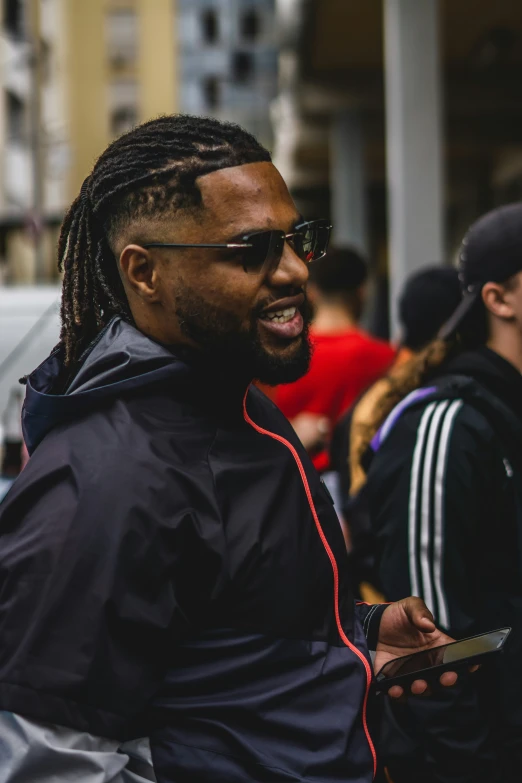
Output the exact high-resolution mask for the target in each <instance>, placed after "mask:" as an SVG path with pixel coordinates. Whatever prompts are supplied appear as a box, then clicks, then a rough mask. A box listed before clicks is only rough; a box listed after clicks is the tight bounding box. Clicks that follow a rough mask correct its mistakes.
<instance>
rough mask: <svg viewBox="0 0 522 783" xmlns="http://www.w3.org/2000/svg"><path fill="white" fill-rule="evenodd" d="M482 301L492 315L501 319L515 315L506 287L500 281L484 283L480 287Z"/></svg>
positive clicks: (507, 318)
mask: <svg viewBox="0 0 522 783" xmlns="http://www.w3.org/2000/svg"><path fill="white" fill-rule="evenodd" d="M482 301H483V302H484V305H485V306H486V309H487V310H489V312H490V313H491V314H492V315H495V316H496V317H497V318H502V319H503V320H509V319H511V318H514V317H515V311H514V310H513V307H512V306H511V304H510V301H509V295H508V291H507V290H506V288H505V287H504V286H503V285H502V284H501V283H486V284H485V286H484V287H483V288H482Z"/></svg>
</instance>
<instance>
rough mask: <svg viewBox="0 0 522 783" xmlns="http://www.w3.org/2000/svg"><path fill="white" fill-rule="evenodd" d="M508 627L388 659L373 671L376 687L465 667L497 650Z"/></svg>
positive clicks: (403, 685)
mask: <svg viewBox="0 0 522 783" xmlns="http://www.w3.org/2000/svg"><path fill="white" fill-rule="evenodd" d="M510 631H511V628H500V629H498V630H496V631H489V632H487V633H483V634H479V635H477V636H470V637H468V638H467V639H461V640H460V641H457V642H451V643H450V644H443V645H440V646H437V647H432V648H431V649H429V650H422V651H421V652H416V653H412V654H410V655H404V656H402V657H399V658H395V659H394V660H392V661H388V663H386V664H385V665H384V666H383V667H382V668H381V669H380V670H379V671H378V672H377V674H376V677H375V680H376V685H377V690H378V691H388V690H389V689H390V688H392V687H393V686H396V685H398V686H400V687H401V688H404V689H406V688H407V687H408V686H409V685H410V684H411V683H413V682H414V681H415V680H431V681H433V680H434V679H437V680H438V679H439V677H440V675H441V674H443V673H444V672H447V671H458V670H459V669H463V668H467V667H469V666H471V665H472V664H474V663H476V662H478V661H482V660H483V659H485V657H486V656H489V655H491V654H492V653H495V652H500V651H501V650H502V648H503V646H504V644H505V641H506V639H507V637H508V635H509V633H510Z"/></svg>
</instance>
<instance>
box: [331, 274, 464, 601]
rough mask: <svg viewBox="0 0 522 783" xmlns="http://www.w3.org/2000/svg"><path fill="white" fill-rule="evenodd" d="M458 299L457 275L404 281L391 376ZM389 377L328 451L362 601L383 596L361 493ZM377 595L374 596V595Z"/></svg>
mask: <svg viewBox="0 0 522 783" xmlns="http://www.w3.org/2000/svg"><path fill="white" fill-rule="evenodd" d="M460 300H461V291H460V285H459V279H458V273H457V270H456V269H454V268H452V267H442V266H434V267H426V268H425V269H422V270H420V271H419V272H415V273H414V274H413V275H411V277H410V278H409V279H408V280H407V282H406V284H405V286H404V290H403V292H402V294H401V297H400V300H399V322H400V328H401V337H400V346H399V350H398V353H397V357H396V359H395V361H394V364H393V367H392V369H391V370H390V373H391V374H392V375H393V373H394V371H397V370H398V368H400V367H402V365H404V364H405V363H406V362H408V361H410V360H411V359H412V358H413V357H414V356H416V355H418V354H419V353H420V352H421V351H422V350H424V348H426V345H427V344H428V343H429V342H430V341H431V340H433V339H434V338H435V337H436V335H437V333H438V332H439V329H440V328H441V326H442V325H443V323H444V322H445V321H446V320H447V319H448V318H449V317H450V315H451V314H452V313H453V312H454V310H455V309H456V307H457V306H458V304H459V302H460ZM390 383H391V381H390V378H389V377H384V378H382V379H380V380H378V381H377V382H376V383H375V384H374V385H373V386H372V387H371V388H370V389H369V390H368V391H366V393H365V394H364V395H363V396H362V397H361V398H360V400H359V401H358V402H357V403H356V405H355V406H354V407H353V408H352V409H350V410H349V411H348V413H346V414H345V415H344V416H343V417H342V419H341V420H340V422H339V423H338V425H337V426H336V428H335V431H334V435H333V438H332V443H331V447H330V457H331V466H332V470H334V471H335V472H336V474H337V494H338V496H339V498H340V514H341V518H342V521H343V524H344V525H345V528H346V531H345V532H346V537H347V541H348V542H349V547H350V563H351V569H350V572H351V574H352V578H353V580H354V584H353V588H354V590H355V591H356V594H358V595H361V597H362V598H363V599H364V600H369V599H370V598H371V597H373V598H374V599H376V598H378V597H379V595H381V594H382V593H381V592H380V591H382V588H381V586H380V582H379V578H378V574H377V572H376V570H375V552H374V540H373V534H372V530H371V526H370V520H369V513H368V504H367V496H366V492H365V491H364V485H365V482H366V470H365V467H364V456H365V453H366V451H367V448H368V446H369V443H370V440H371V437H370V433H374V432H375V431H376V430H377V428H378V427H380V425H381V424H382V423H383V420H384V418H386V414H385V413H383V412H382V410H381V408H382V401H383V400H384V399H386V396H387V394H388V392H389V390H390ZM377 591H379V592H377Z"/></svg>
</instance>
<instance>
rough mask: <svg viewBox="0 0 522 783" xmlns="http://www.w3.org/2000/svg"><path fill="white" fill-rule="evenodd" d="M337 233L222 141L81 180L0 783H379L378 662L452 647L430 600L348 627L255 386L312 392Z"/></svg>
mask: <svg viewBox="0 0 522 783" xmlns="http://www.w3.org/2000/svg"><path fill="white" fill-rule="evenodd" d="M329 228H330V227H329V226H328V224H327V223H326V222H325V221H314V222H312V223H307V222H305V221H304V220H303V218H301V217H300V216H299V215H298V213H297V211H296V209H295V206H294V204H293V202H292V200H291V198H290V195H289V193H288V190H287V189H286V186H285V184H284V182H283V180H282V179H281V177H280V175H279V173H278V172H277V170H276V169H275V168H274V166H273V165H272V163H271V162H270V156H269V154H268V152H267V151H266V150H265V149H264V148H263V147H261V146H260V145H259V144H258V142H257V141H256V140H255V139H254V138H253V137H252V136H250V135H249V134H248V133H246V132H245V131H243V130H242V129H240V128H238V127H236V126H234V125H230V124H227V123H221V122H218V121H216V120H211V119H201V118H194V117H187V116H174V117H163V118H160V119H157V120H153V121H151V122H148V123H146V124H144V125H141V126H140V127H137V128H136V129H134V130H132V131H131V132H129V133H127V134H126V135H124V136H122V137H121V138H119V139H118V140H117V141H115V142H114V143H113V144H112V145H111V146H110V147H109V148H108V149H107V150H106V151H105V152H104V153H103V155H102V156H101V157H100V159H99V160H98V162H97V163H96V165H95V167H94V169H93V171H92V173H91V175H90V176H89V177H88V178H87V180H86V181H85V183H84V185H83V187H82V189H81V193H80V195H79V196H78V198H77V199H76V200H75V201H74V203H73V205H72V206H71V208H70V210H69V212H68V213H67V216H66V218H65V221H64V224H63V229H62V233H61V238H60V242H59V257H60V266H61V268H63V270H64V283H63V300H62V322H63V330H62V334H61V342H60V344H59V346H58V347H57V349H56V350H55V351H54V352H53V353H52V354H51V356H50V357H49V359H48V360H46V361H45V362H44V363H43V364H42V365H41V366H40V367H39V368H38V369H37V370H36V371H35V372H34V373H32V374H31V375H30V376H29V377H28V378H27V397H26V402H25V410H24V417H23V424H24V432H25V439H26V442H27V444H28V448H29V451H30V452H31V454H32V457H31V459H30V461H29V464H28V466H27V468H26V469H25V470H24V472H23V474H22V476H21V477H20V478H19V480H18V481H17V482H16V483H15V485H14V487H13V489H12V490H11V491H10V493H9V495H8V496H7V499H6V501H5V502H4V504H3V506H2V507H1V510H0V633H1V640H2V643H1V645H0V720H1V725H0V737H1V740H0V742H1V746H2V763H1V765H0V781H1V783H14V781H17V782H18V781H40V782H41V783H44V781H45V782H47V783H48V782H50V781H53V783H56V781H67V782H69V781H75V782H77V781H82V783H104V782H105V781H129V783H130V781H134V782H136V781H143V780H157V781H158V782H159V783H174V781H176V783H178V781H183V783H187V782H188V781H194V783H196V782H197V783H205V781H212V783H216V782H217V781H223V783H225V781H226V783H239V782H240V781H241V782H243V781H298V780H299V781H311V780H314V781H323V783H327V781H339V780H343V781H346V782H348V781H353V783H363V782H366V781H370V780H371V779H372V776H373V775H374V773H375V770H376V759H375V750H374V747H373V744H372V740H371V737H370V732H369V729H368V723H367V716H366V706H367V699H368V691H369V686H370V683H371V677H372V675H371V659H370V656H369V652H368V649H369V648H370V649H374V650H376V665H377V666H381V665H382V664H383V663H384V662H385V661H387V660H390V659H392V658H394V657H396V656H398V655H403V654H406V653H408V652H410V651H413V650H416V649H417V648H419V647H431V646H433V645H436V644H440V643H442V642H444V641H445V640H446V639H447V637H445V636H444V635H443V634H442V633H441V632H440V631H438V630H437V629H436V628H435V626H434V624H433V621H432V618H431V615H430V614H429V612H428V610H427V609H426V607H425V605H424V604H423V603H422V601H420V600H419V599H415V598H410V599H406V600H404V601H401V602H399V603H397V604H393V605H390V606H388V607H386V606H375V607H369V606H355V605H354V602H353V600H352V598H351V597H350V594H349V588H348V584H349V579H348V574H347V565H346V558H345V549H344V541H343V537H342V534H341V530H340V527H339V524H338V521H337V518H336V516H335V513H334V511H333V508H332V505H331V502H330V500H329V497H328V494H327V492H326V491H325V489H324V487H323V486H322V485H321V482H320V480H319V477H318V476H317V474H316V473H315V472H314V470H313V468H312V466H311V463H310V462H309V459H308V457H307V455H306V452H305V451H304V450H303V448H302V447H301V445H300V443H299V441H298V439H297V437H296V436H295V433H294V432H293V430H292V428H291V427H290V425H289V424H288V422H287V421H286V420H285V418H284V417H283V415H282V414H281V413H280V412H279V411H278V410H277V408H276V407H275V406H274V405H273V404H272V403H271V402H270V401H269V400H268V399H267V398H266V397H265V396H264V395H263V394H262V393H261V392H260V391H258V390H257V389H256V388H252V387H251V386H250V383H251V381H252V379H254V378H259V379H261V380H263V381H265V382H268V383H281V382H285V381H291V380H293V379H295V378H297V377H299V376H300V375H301V374H302V373H304V372H305V371H306V369H307V366H308V361H309V353H310V351H309V345H308V340H307V336H306V334H307V319H308V309H307V305H306V296H305V292H304V287H305V283H306V280H307V276H308V271H307V263H308V262H309V261H312V260H317V259H320V258H321V257H322V256H323V255H324V253H325V251H326V246H327V242H328V234H329ZM443 677H444V680H443V682H444V684H452V683H453V682H454V681H455V678H456V674H454V673H447V674H445V675H443ZM411 687H412V691H413V692H422V691H423V690H424V689H425V688H426V683H424V682H422V681H418V682H416V683H413V685H412V686H411ZM400 694H401V689H398V690H396V692H395V695H400Z"/></svg>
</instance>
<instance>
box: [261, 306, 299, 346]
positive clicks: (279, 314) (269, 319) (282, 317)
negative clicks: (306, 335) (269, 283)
mask: <svg viewBox="0 0 522 783" xmlns="http://www.w3.org/2000/svg"><path fill="white" fill-rule="evenodd" d="M258 320H259V323H260V324H262V326H263V328H264V329H266V330H267V331H268V332H270V333H271V334H273V335H276V336H277V337H280V338H282V339H284V340H292V339H294V338H296V337H299V335H300V334H301V333H302V331H303V328H304V321H303V316H302V315H301V312H300V311H299V309H298V308H297V307H286V308H285V309H284V310H275V311H274V312H271V313H265V314H264V315H263V316H262V317H261V318H259V319H258Z"/></svg>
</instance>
